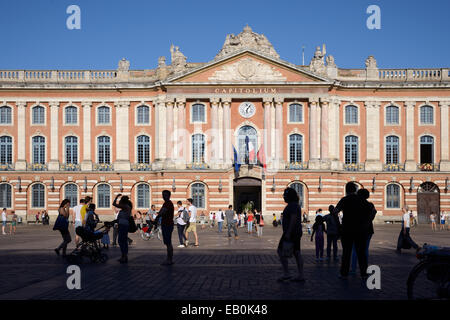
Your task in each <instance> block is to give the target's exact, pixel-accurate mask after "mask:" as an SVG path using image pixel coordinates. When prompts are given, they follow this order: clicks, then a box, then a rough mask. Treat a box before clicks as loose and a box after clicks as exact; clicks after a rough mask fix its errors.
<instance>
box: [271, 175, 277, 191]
mask: <svg viewBox="0 0 450 320" xmlns="http://www.w3.org/2000/svg"><path fill="white" fill-rule="evenodd" d="M275 189H276V186H275V177H273V180H272V192H275Z"/></svg>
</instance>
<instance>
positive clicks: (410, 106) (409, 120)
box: [404, 101, 417, 171]
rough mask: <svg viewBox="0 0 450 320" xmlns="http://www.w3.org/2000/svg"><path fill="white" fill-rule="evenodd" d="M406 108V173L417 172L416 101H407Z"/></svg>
mask: <svg viewBox="0 0 450 320" xmlns="http://www.w3.org/2000/svg"><path fill="white" fill-rule="evenodd" d="M404 105H405V107H406V161H405V170H406V171H416V169H417V164H416V160H415V159H416V157H415V154H414V153H415V151H414V140H415V139H414V107H415V105H416V102H415V101H406V102H405V103H404Z"/></svg>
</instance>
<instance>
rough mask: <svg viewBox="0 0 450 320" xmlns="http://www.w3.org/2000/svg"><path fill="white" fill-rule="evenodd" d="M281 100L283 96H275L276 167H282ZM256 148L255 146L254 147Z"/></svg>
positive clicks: (283, 162)
mask: <svg viewBox="0 0 450 320" xmlns="http://www.w3.org/2000/svg"><path fill="white" fill-rule="evenodd" d="M283 102H284V98H281V97H276V98H275V137H276V138H275V139H276V146H275V148H276V154H275V157H276V168H278V169H284V164H285V161H284V153H283V150H284V148H283V144H284V139H283V138H284V137H283ZM255 148H257V146H256V147H255Z"/></svg>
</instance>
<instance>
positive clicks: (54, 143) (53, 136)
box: [48, 102, 59, 171]
mask: <svg viewBox="0 0 450 320" xmlns="http://www.w3.org/2000/svg"><path fill="white" fill-rule="evenodd" d="M58 114H59V102H50V162H49V163H48V170H49V171H58V170H59V157H58V150H59V148H58V147H59V145H58V144H59V135H58V123H59V119H58Z"/></svg>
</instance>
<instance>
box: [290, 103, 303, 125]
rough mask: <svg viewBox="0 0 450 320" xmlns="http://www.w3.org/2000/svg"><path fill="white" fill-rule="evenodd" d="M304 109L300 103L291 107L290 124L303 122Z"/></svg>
mask: <svg viewBox="0 0 450 320" xmlns="http://www.w3.org/2000/svg"><path fill="white" fill-rule="evenodd" d="M302 109H303V107H302V105H301V104H299V103H293V104H291V105H289V122H302V121H303V112H302V111H303V110H302Z"/></svg>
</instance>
